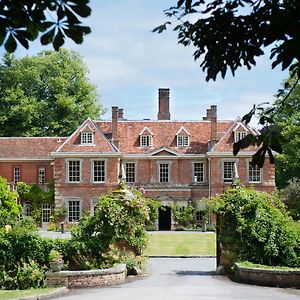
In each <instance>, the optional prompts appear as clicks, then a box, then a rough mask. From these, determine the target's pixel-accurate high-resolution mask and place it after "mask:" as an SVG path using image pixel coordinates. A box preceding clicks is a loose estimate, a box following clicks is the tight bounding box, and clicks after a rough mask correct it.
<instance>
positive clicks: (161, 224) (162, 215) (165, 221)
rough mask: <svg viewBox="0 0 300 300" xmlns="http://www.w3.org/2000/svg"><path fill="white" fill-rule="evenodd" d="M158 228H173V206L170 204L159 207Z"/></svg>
mask: <svg viewBox="0 0 300 300" xmlns="http://www.w3.org/2000/svg"><path fill="white" fill-rule="evenodd" d="M158 230H171V208H170V207H169V206H163V207H162V208H160V209H159V215H158Z"/></svg>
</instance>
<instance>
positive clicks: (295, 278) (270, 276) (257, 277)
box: [233, 265, 300, 288]
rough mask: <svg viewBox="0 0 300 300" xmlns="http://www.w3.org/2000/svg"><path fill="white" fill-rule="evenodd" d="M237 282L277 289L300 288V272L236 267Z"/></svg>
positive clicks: (235, 278) (235, 277) (235, 276)
mask: <svg viewBox="0 0 300 300" xmlns="http://www.w3.org/2000/svg"><path fill="white" fill-rule="evenodd" d="M233 279H234V280H235V281H238V282H242V283H248V284H256V285H265V286H277V287H294V288H300V270H267V269H254V268H245V267H241V266H239V265H236V271H235V273H234V278H233Z"/></svg>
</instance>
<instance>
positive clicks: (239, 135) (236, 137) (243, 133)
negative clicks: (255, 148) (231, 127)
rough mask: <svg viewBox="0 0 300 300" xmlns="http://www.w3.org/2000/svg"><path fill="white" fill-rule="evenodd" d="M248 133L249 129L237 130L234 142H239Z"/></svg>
mask: <svg viewBox="0 0 300 300" xmlns="http://www.w3.org/2000/svg"><path fill="white" fill-rule="evenodd" d="M247 134H248V132H247V131H235V132H234V142H235V143H236V142H238V141H240V140H241V139H243V138H244V137H245V136H246V135H247Z"/></svg>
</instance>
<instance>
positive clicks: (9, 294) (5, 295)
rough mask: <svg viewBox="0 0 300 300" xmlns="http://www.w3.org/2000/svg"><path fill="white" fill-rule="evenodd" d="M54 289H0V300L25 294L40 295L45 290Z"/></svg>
mask: <svg viewBox="0 0 300 300" xmlns="http://www.w3.org/2000/svg"><path fill="white" fill-rule="evenodd" d="M54 290H56V289H55V288H45V289H32V290H16V291H4V290H0V299H1V300H9V299H16V298H21V297H26V296H36V295H42V294H44V293H47V292H52V291H54Z"/></svg>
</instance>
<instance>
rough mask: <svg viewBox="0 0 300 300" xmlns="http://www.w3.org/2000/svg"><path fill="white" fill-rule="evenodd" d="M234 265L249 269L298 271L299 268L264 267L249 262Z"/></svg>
mask: <svg viewBox="0 0 300 300" xmlns="http://www.w3.org/2000/svg"><path fill="white" fill-rule="evenodd" d="M236 264H237V265H238V266H241V267H244V268H251V269H261V270H286V271H291V270H292V271H300V268H292V267H284V266H266V265H260V264H254V263H251V262H249V261H243V262H239V263H236Z"/></svg>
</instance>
